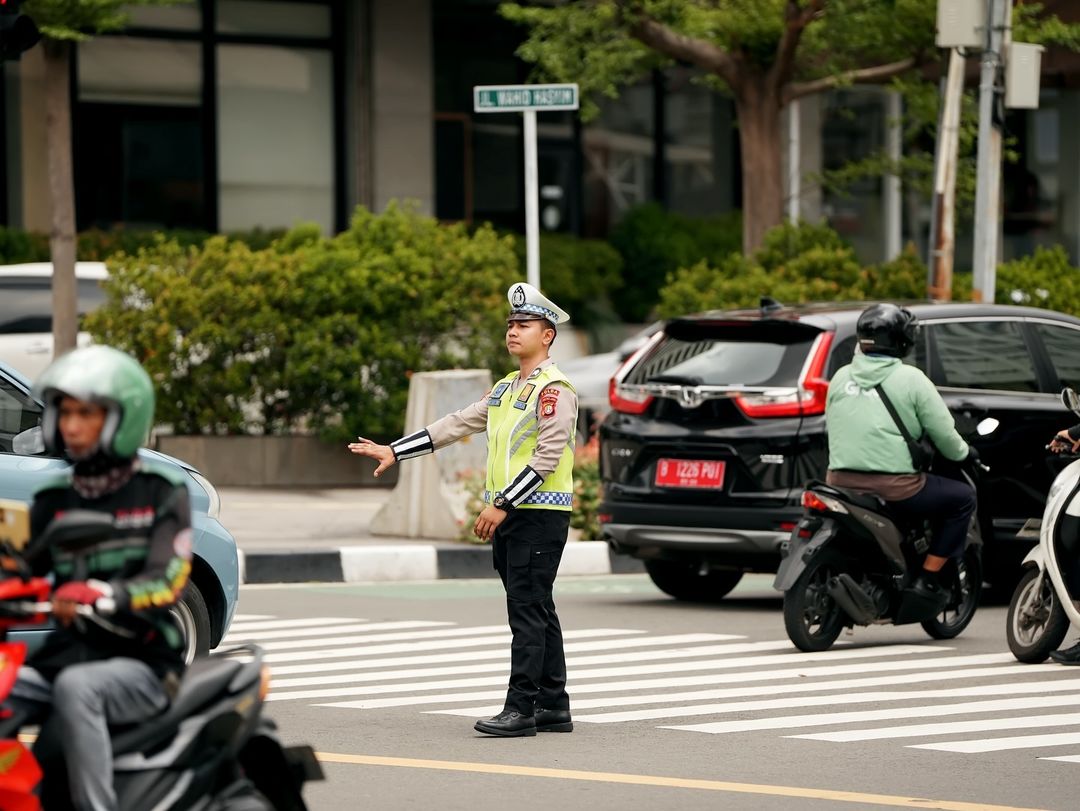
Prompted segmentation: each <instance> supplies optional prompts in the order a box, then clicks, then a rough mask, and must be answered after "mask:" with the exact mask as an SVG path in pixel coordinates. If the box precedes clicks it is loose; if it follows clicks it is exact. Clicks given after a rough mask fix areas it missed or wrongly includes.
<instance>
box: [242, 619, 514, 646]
mask: <svg viewBox="0 0 1080 811" xmlns="http://www.w3.org/2000/svg"><path fill="white" fill-rule="evenodd" d="M445 625H453V623H451V622H448V623H444V626H445ZM504 631H506V625H505V624H504V625H482V626H478V627H475V628H456V627H455V628H446V627H443V628H441V629H437V630H425V631H400V632H398V633H387V634H363V635H351V636H328V637H321V638H319V639H299V640H292V639H288V640H278V641H276V642H266V643H262V644H260V645H259V647H260V648H262V649H263V650H264V651H275V650H300V649H303V648H323V647H326V646H327V645H360V644H364V643H367V642H405V641H408V640H411V639H453V638H455V637H465V636H484V635H485V634H497V633H500V632H504Z"/></svg>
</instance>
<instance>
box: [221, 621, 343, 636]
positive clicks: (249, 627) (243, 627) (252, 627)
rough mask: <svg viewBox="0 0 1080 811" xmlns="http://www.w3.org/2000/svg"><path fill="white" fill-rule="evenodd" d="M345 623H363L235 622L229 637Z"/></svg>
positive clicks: (230, 629) (231, 626)
mask: <svg viewBox="0 0 1080 811" xmlns="http://www.w3.org/2000/svg"><path fill="white" fill-rule="evenodd" d="M344 622H361V620H359V619H357V618H356V617H304V618H303V619H295V620H256V621H254V622H237V621H236V620H235V619H234V620H233V623H232V625H230V626H229V636H234V635H236V634H238V633H245V632H247V631H270V630H274V629H279V628H309V627H312V626H320V625H333V624H335V623H344Z"/></svg>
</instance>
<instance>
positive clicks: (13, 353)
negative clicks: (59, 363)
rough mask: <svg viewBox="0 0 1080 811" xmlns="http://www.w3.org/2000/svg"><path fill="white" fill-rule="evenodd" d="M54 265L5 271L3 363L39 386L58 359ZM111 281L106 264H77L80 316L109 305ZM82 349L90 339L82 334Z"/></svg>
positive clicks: (0, 278)
mask: <svg viewBox="0 0 1080 811" xmlns="http://www.w3.org/2000/svg"><path fill="white" fill-rule="evenodd" d="M52 274H53V267H52V263H51V262H31V263H27V264H23V265H2V266H0V362H3V363H6V364H8V365H9V366H11V367H12V368H13V369H16V370H18V371H19V372H21V373H22V374H23V375H24V376H26V377H28V378H30V379H31V380H36V379H37V377H38V375H39V374H41V373H42V372H43V371H44V370H45V367H46V366H48V365H49V363H50V362H51V361H52V357H53V338H52ZM107 277H108V272H107V271H106V269H105V263H104V262H76V263H75V278H76V281H77V284H78V289H79V293H78V300H79V315H80V316H83V315H86V314H87V313H88V312H90V311H91V310H93V309H95V308H96V307H97V306H98V305H100V304H101V303H102V302H103V301H104V300H105V293H104V291H103V290H102V289H101V281H102V280H103V279H105V278H107ZM78 341H79V346H86V345H87V344H89V343H90V335H89V334H88V333H85V332H80V333H79V338H78Z"/></svg>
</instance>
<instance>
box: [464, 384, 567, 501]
mask: <svg viewBox="0 0 1080 811" xmlns="http://www.w3.org/2000/svg"><path fill="white" fill-rule="evenodd" d="M538 372H539V373H538V374H537V373H534V375H533V376H530V377H529V379H528V380H527V381H526V382H525V385H524V386H522V387H521V388H520V389H519V390H518V391H517V393H516V394H515V393H513V392H511V391H510V386H511V384H513V382H514V380H515V379H516V378H517V372H514V373H512V374H508V375H507V376H506V377H504V378H503V379H502V380H500V381H499V382H498V383H496V384H495V387H494V388H493V389H492V390H491V395H490V396H489V397H488V412H487V439H488V464H487V486H486V488H485V492H484V501H486V502H489V503H490V501H491V500H492V499H493V498H494V496H495V495H498V494H500V493H502V492H503V491H504V490H506V488H507V487H509V486H510V483H511V482H513V481H514V479H516V478H517V476H518V474H519V473H521V471H522V469H524V467H525V466H526V465H527V464H529V461H530V460H531V459H532V455H533V451H535V450H536V439H537V436H538V434H539V429H540V424H539V416H538V409H537V407H536V403H537V400H538V399H539V398H540V392H541V391H542V390H543V389H544V387H545V386H547V385H549V384H550V383H555V382H558V383H559V384H561V385H563V386H566V387H567V388H569V389H570V390H571V391H573V390H574V387H573V385H572V384H571V383H570V381H569V380H568V379H567V378H566V375H564V374H563V373H562V372H560V371H559V370H558V369H557V368H556V367H555V365H554V364H551V365H548V366H545V367H543V368H542V369H539V370H538ZM573 502H574V432H573V431H571V432H570V439H569V442H568V443H567V445H566V447H565V448H563V451H562V455H561V456H560V457H559V464H558V465H557V466H556V467H555V470H554V471H553V472H552V473H551V474H550V475H549V476H548V477H547V478H546V479H544V483H543V484H542V485H540V487H539V489H538V490H536V491H535V492H534V493H532V495H530V496H529V497H528V498H526V499H525V501H524V502H523V503H522V504H519V505H518V506H517V509H519V510H523V509H534V510H537V509H538V510H565V511H567V512H569V511H570V510H571V509H572V508H573Z"/></svg>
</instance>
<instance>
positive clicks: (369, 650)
mask: <svg viewBox="0 0 1080 811" xmlns="http://www.w3.org/2000/svg"><path fill="white" fill-rule="evenodd" d="M644 633H645V632H644V631H628V630H625V629H618V628H593V629H589V630H586V631H564V632H563V639H582V638H588V637H593V636H615V637H618V636H630V635H632V634H644ZM509 642H510V632H509V631H504V632H503V633H501V634H492V635H490V636H478V637H468V638H465V639H426V640H421V641H419V642H395V643H390V644H385V645H357V646H354V647H348V648H329V649H327V650H310V651H296V652H294V653H272V652H271V653H267V654H266V656H264V657H263V661H265V662H267V663H268V664H273V663H275V662H308V661H315V660H319V659H345V658H348V657H355V656H360V657H364V656H374V655H377V654H383V653H406V652H409V651H413V652H415V651H424V650H441V649H454V648H480V647H488V646H495V645H506V644H508V643H509Z"/></svg>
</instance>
